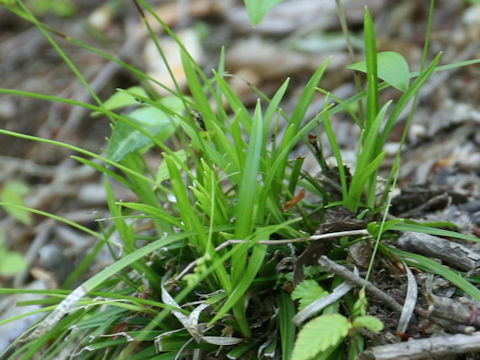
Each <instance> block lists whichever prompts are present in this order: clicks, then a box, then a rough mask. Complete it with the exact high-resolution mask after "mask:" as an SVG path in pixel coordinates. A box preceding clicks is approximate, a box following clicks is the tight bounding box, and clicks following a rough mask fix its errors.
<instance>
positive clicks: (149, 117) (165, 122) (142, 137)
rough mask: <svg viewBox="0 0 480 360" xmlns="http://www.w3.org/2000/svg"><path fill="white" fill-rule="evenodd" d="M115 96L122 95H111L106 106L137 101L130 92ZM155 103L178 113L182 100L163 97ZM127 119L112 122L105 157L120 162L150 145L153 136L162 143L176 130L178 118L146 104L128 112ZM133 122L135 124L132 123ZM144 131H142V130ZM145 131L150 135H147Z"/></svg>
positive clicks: (115, 106) (117, 105)
mask: <svg viewBox="0 0 480 360" xmlns="http://www.w3.org/2000/svg"><path fill="white" fill-rule="evenodd" d="M116 95H125V96H121V97H120V96H118V97H112V98H110V99H109V100H110V101H107V102H106V103H105V107H106V108H107V109H109V107H110V109H118V108H123V107H125V106H127V105H131V104H132V101H134V102H133V103H137V102H138V100H136V99H135V98H134V97H133V96H132V95H131V94H128V93H123V92H121V93H118V94H116ZM158 105H159V106H161V107H165V108H167V109H168V110H170V111H171V112H178V111H179V109H182V108H183V107H182V102H181V100H180V99H178V98H177V97H165V98H162V99H160V100H158ZM125 117H126V119H128V122H126V121H123V122H117V123H116V124H115V125H114V128H113V133H112V136H111V138H110V143H109V146H108V149H107V157H108V158H109V159H111V160H113V161H120V160H122V159H123V158H124V157H125V156H126V155H128V154H130V153H132V152H134V151H136V150H138V149H140V148H144V147H148V146H150V145H151V144H152V136H153V137H155V138H156V140H157V141H160V142H164V141H165V140H166V139H168V138H169V137H170V136H171V135H172V134H173V133H174V132H175V130H176V128H177V126H178V120H177V119H176V118H175V117H174V116H171V115H169V114H167V113H165V112H164V111H163V110H161V109H159V108H157V107H155V106H151V105H146V106H142V107H140V108H139V109H136V110H134V111H132V112H130V113H129V114H128V115H126V116H125ZM132 123H133V124H134V125H135V126H132ZM142 130H143V131H142ZM145 133H148V134H149V135H151V136H147V135H146V134H145Z"/></svg>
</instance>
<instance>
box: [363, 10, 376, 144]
mask: <svg viewBox="0 0 480 360" xmlns="http://www.w3.org/2000/svg"><path fill="white" fill-rule="evenodd" d="M364 31H365V34H364V36H365V62H366V65H367V113H366V124H365V130H366V133H365V135H366V136H368V132H369V131H370V127H371V125H372V124H373V122H374V121H375V118H376V116H377V113H378V73H377V71H378V70H377V47H376V44H375V41H376V38H375V27H374V25H373V20H372V17H371V15H370V12H369V11H368V8H366V7H365V17H364Z"/></svg>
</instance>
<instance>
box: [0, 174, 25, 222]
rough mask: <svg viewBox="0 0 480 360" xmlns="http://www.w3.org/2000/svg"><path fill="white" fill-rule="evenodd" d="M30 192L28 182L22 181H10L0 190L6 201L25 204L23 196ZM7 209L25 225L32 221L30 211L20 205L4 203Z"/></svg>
mask: <svg viewBox="0 0 480 360" xmlns="http://www.w3.org/2000/svg"><path fill="white" fill-rule="evenodd" d="M29 192H30V188H29V186H28V185H27V184H25V183H24V182H21V181H9V182H7V183H6V184H5V186H4V187H3V188H2V189H1V191H0V199H1V201H3V202H5V203H9V204H12V205H20V206H23V205H24V202H23V198H24V197H25V196H26V195H27V194H28V193H29ZM4 208H5V211H7V212H8V213H9V214H10V215H12V216H13V217H14V218H15V219H17V220H18V221H20V222H21V223H23V224H25V225H30V224H31V223H32V216H31V214H30V212H29V211H26V210H25V209H20V208H18V207H11V206H6V205H4Z"/></svg>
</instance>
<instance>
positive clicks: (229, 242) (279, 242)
mask: <svg viewBox="0 0 480 360" xmlns="http://www.w3.org/2000/svg"><path fill="white" fill-rule="evenodd" d="M354 235H368V231H367V230H348V231H339V232H334V233H328V234H321V235H312V236H310V237H308V238H296V239H282V240H260V241H257V242H256V244H258V245H283V244H293V243H299V242H307V241H317V240H325V239H333V238H337V237H343V236H354ZM247 242H249V241H248V240H237V239H231V240H227V241H225V242H224V243H222V244H220V245H218V246H217V247H216V248H215V251H220V250H221V249H223V248H225V247H227V246H229V245H233V244H243V243H247ZM198 260H199V259H197V260H195V261H192V262H191V263H190V264H188V265H187V267H186V268H185V269H183V271H182V272H181V273H180V274H178V276H177V277H176V278H175V280H174V282H177V281H180V280H181V279H182V278H183V277H184V276H185V275H186V274H187V273H189V272H190V270H192V269H193V268H194V267H195V266H196V265H197V263H198Z"/></svg>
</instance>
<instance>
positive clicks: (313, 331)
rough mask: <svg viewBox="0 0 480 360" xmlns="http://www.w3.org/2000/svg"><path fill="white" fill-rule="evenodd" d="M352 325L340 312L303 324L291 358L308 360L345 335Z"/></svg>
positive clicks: (335, 343)
mask: <svg viewBox="0 0 480 360" xmlns="http://www.w3.org/2000/svg"><path fill="white" fill-rule="evenodd" d="M351 327H352V325H351V323H350V322H349V321H348V319H347V318H345V317H344V316H342V315H340V314H328V315H322V316H319V317H317V318H315V319H313V320H311V321H309V322H308V323H307V324H305V325H304V326H303V328H302V329H301V330H300V332H299V333H298V337H297V341H296V342H295V347H294V348H293V353H292V360H309V359H313V358H314V357H315V356H317V355H318V354H320V353H321V352H323V351H325V350H327V349H328V348H331V347H333V346H335V345H338V343H339V342H340V341H341V340H342V339H343V338H345V337H346V336H347V334H348V331H349V330H350V328H351Z"/></svg>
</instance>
